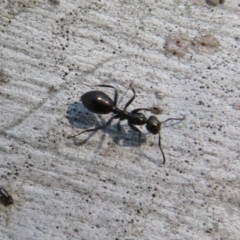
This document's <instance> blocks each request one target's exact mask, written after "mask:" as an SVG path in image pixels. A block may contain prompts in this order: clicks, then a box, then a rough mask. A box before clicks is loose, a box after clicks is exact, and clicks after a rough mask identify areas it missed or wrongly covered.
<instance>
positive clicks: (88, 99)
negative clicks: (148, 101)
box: [68, 84, 185, 164]
mask: <svg viewBox="0 0 240 240" xmlns="http://www.w3.org/2000/svg"><path fill="white" fill-rule="evenodd" d="M96 86H98V87H106V88H113V89H114V91H115V95H114V100H112V99H111V98H110V97H109V96H108V95H107V94H105V93H104V92H101V91H90V92H87V93H85V94H83V95H82V96H81V100H82V103H83V105H84V107H85V108H87V109H88V110H89V111H91V112H93V113H96V114H108V113H110V112H112V113H114V114H115V115H114V116H113V117H111V118H110V119H109V120H108V121H107V123H106V124H105V125H102V126H99V127H97V128H91V129H87V130H85V131H83V132H81V133H78V134H76V135H73V136H69V137H68V138H73V137H76V136H79V135H81V134H83V133H85V132H91V131H98V130H100V129H103V128H106V127H107V126H108V125H110V124H111V122H112V120H113V119H119V121H118V126H117V127H118V130H119V131H120V130H121V126H120V123H121V121H122V120H128V125H129V127H130V128H132V129H133V130H134V131H136V132H138V135H139V145H140V144H141V131H140V130H139V129H138V128H137V127H136V126H135V125H144V124H146V128H147V130H148V132H150V133H151V134H154V135H156V134H159V138H158V146H159V148H160V151H161V153H162V156H163V164H165V162H166V158H165V155H164V152H163V150H162V147H161V136H160V130H161V124H162V123H165V122H167V121H170V120H183V119H185V118H184V117H183V118H168V119H167V120H165V121H163V122H159V120H158V119H157V118H156V117H155V116H150V117H149V118H148V119H147V118H146V116H145V115H144V114H143V113H141V112H140V111H143V110H144V111H151V112H152V108H136V109H134V110H133V111H131V112H127V111H126V109H127V107H128V106H129V105H130V104H131V103H132V102H133V100H134V99H135V97H136V92H135V90H134V88H132V87H131V89H132V91H133V96H132V98H131V99H130V100H129V101H128V102H127V103H126V105H125V107H124V109H123V110H121V109H119V108H118V107H117V106H116V105H117V100H118V91H117V89H116V88H115V87H113V86H111V85H105V84H101V85H96Z"/></svg>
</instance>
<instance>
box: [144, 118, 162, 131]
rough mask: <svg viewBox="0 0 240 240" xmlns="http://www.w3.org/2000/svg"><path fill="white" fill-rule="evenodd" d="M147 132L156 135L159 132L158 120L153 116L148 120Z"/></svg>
mask: <svg viewBox="0 0 240 240" xmlns="http://www.w3.org/2000/svg"><path fill="white" fill-rule="evenodd" d="M146 128H147V130H148V131H149V132H150V133H152V134H158V133H159V132H160V130H161V123H160V122H159V121H158V119H157V118H156V117H155V116H151V117H149V119H148V122H147V125H146Z"/></svg>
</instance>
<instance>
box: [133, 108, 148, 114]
mask: <svg viewBox="0 0 240 240" xmlns="http://www.w3.org/2000/svg"><path fill="white" fill-rule="evenodd" d="M139 111H150V112H151V111H152V108H136V109H134V110H133V111H132V112H131V113H137V112H139Z"/></svg>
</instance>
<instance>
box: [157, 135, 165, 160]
mask: <svg viewBox="0 0 240 240" xmlns="http://www.w3.org/2000/svg"><path fill="white" fill-rule="evenodd" d="M158 136H159V137H158V146H159V149H160V151H161V153H162V156H163V164H165V162H166V158H165V154H164V152H163V150H162V146H161V135H160V133H159V134H158Z"/></svg>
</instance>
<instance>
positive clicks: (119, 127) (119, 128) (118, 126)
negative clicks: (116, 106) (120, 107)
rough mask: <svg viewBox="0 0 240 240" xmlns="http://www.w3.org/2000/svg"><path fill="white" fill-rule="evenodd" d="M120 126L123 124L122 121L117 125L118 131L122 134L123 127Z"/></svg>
mask: <svg viewBox="0 0 240 240" xmlns="http://www.w3.org/2000/svg"><path fill="white" fill-rule="evenodd" d="M120 124H121V120H119V121H118V125H117V129H118V131H119V132H121V125H120Z"/></svg>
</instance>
